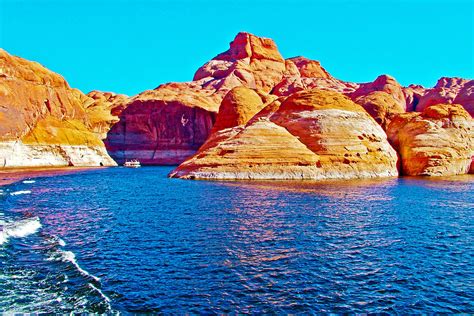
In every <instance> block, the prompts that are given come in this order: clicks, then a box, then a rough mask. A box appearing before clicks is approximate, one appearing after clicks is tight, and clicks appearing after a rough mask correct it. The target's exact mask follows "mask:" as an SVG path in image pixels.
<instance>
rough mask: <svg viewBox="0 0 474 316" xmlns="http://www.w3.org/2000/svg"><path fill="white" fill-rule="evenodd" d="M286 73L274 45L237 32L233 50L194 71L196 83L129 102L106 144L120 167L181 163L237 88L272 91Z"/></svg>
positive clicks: (152, 92)
mask: <svg viewBox="0 0 474 316" xmlns="http://www.w3.org/2000/svg"><path fill="white" fill-rule="evenodd" d="M284 71H285V60H284V59H283V57H281V55H280V53H279V52H278V49H277V48H276V45H275V43H274V42H273V41H272V40H270V39H266V38H260V37H256V36H254V35H251V34H248V33H239V34H237V36H236V37H235V39H234V40H233V41H232V42H231V44H230V48H229V50H227V51H226V52H224V53H222V54H219V55H217V56H216V57H214V58H213V59H212V60H211V61H209V62H208V63H206V64H205V65H203V66H202V67H201V68H199V69H198V70H197V71H196V74H195V75H194V80H193V81H190V82H184V83H169V84H164V85H161V86H159V87H157V88H156V89H155V90H148V91H145V92H143V93H140V94H139V95H137V96H135V97H132V98H130V100H129V102H128V104H127V105H126V109H125V110H124V111H123V112H122V113H121V114H120V115H119V119H120V121H119V122H118V123H117V124H115V125H114V126H113V128H112V129H111V131H110V132H109V133H108V136H107V139H106V140H105V144H106V146H107V150H108V151H109V153H110V155H111V156H112V157H113V158H114V159H115V160H116V161H117V162H119V163H122V162H123V161H124V160H125V159H131V158H136V159H139V160H140V161H141V162H142V163H143V164H171V165H174V164H179V163H181V162H182V161H184V160H185V159H186V158H188V157H189V156H191V155H193V154H194V153H195V152H196V151H197V149H198V148H199V147H200V146H201V145H202V144H203V143H204V141H205V140H206V139H207V137H208V136H209V134H210V131H211V128H212V126H213V124H214V121H215V116H216V113H217V112H218V110H219V105H220V103H221V101H222V99H223V97H224V96H225V94H226V93H227V92H229V91H230V90H231V89H232V88H234V87H239V86H245V87H251V88H258V89H260V90H261V92H262V93H264V92H269V91H270V90H271V89H272V88H273V86H274V85H275V84H276V83H277V82H279V81H280V80H281V78H282V76H283V73H284Z"/></svg>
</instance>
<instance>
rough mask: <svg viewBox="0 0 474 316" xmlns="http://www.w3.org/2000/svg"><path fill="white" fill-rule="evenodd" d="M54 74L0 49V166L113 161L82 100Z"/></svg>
mask: <svg viewBox="0 0 474 316" xmlns="http://www.w3.org/2000/svg"><path fill="white" fill-rule="evenodd" d="M88 102H91V99H90V98H89V97H87V96H86V95H84V94H83V93H82V92H80V91H79V90H77V89H72V88H71V87H69V85H68V84H67V82H66V81H65V80H64V78H63V77H61V76H60V75H58V74H56V73H54V72H52V71H50V70H48V69H46V68H45V67H43V66H41V65H40V64H38V63H36V62H31V61H28V60H25V59H22V58H19V57H15V56H11V55H9V54H8V53H7V52H6V51H4V50H1V49H0V168H2V167H37V166H68V165H73V166H100V165H104V166H106V165H115V162H114V161H113V160H112V159H111V158H110V157H109V155H108V154H107V152H106V151H105V147H104V144H103V142H102V140H101V137H100V136H105V130H104V129H105V126H103V127H102V132H99V131H98V130H97V129H96V128H95V126H98V125H101V124H102V123H101V122H102V121H104V122H110V118H109V117H108V115H105V116H101V115H99V114H97V115H95V116H94V119H93V120H91V118H90V117H89V112H88V109H87V108H86V107H84V104H86V103H88Z"/></svg>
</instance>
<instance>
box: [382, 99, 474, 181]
mask: <svg viewBox="0 0 474 316" xmlns="http://www.w3.org/2000/svg"><path fill="white" fill-rule="evenodd" d="M387 135H388V138H389V140H390V142H391V143H392V144H393V146H394V147H395V149H397V151H398V152H399V153H400V156H401V159H402V173H403V174H405V175H412V176H420V175H426V176H448V175H457V174H466V173H469V170H470V169H471V173H472V172H473V171H474V170H472V168H471V163H472V158H473V156H474V120H473V119H472V117H471V116H470V115H469V113H467V111H466V110H465V109H464V108H463V107H462V106H461V105H459V104H437V105H430V106H428V107H426V108H425V109H424V110H423V112H422V113H419V112H411V113H405V114H401V115H399V116H397V117H396V118H394V119H393V120H392V122H391V123H390V125H389V126H388V129H387Z"/></svg>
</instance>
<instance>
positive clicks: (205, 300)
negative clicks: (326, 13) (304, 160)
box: [0, 167, 474, 314]
mask: <svg viewBox="0 0 474 316" xmlns="http://www.w3.org/2000/svg"><path fill="white" fill-rule="evenodd" d="M168 172H169V168H158V167H157V168H141V169H135V170H131V169H127V168H112V169H103V170H96V171H91V172H83V173H78V174H72V175H67V176H63V177H54V178H38V179H36V182H34V183H17V184H14V185H12V186H10V187H4V188H3V190H4V191H5V190H6V192H15V191H21V190H30V191H31V193H30V194H27V195H17V196H12V195H9V194H3V195H2V196H1V197H0V198H1V199H2V200H0V213H4V215H2V216H3V218H0V220H6V221H8V222H11V221H19V220H22V219H24V218H29V217H34V216H37V217H38V218H39V220H40V221H41V224H42V227H41V228H40V229H39V231H38V232H36V233H33V234H31V235H28V236H26V237H23V238H12V239H10V240H9V241H8V243H6V244H4V245H3V246H2V252H1V255H0V256H1V258H0V259H1V262H2V264H3V265H2V266H0V278H1V279H2V280H5V283H1V284H0V294H1V295H0V310H14V311H23V312H33V311H44V312H52V311H58V310H60V311H63V312H68V311H71V310H75V311H79V312H80V311H93V312H107V311H108V310H110V309H112V310H116V311H122V312H126V311H128V312H164V313H178V314H179V313H183V312H191V313H228V312H233V311H237V312H242V313H295V312H337V313H342V312H389V313H395V312H396V313H419V312H446V313H453V312H470V311H472V310H473V309H474V305H473V301H474V297H473V296H474V295H473V292H472V285H473V282H474V281H473V280H474V272H473V269H472V262H473V259H474V252H473V249H472V245H473V236H474V234H473V233H474V231H473V230H474V228H473V227H474V226H473V224H474V221H473V218H474V216H473V210H474V199H473V194H472V192H473V188H474V179H473V177H472V176H471V177H463V178H462V180H461V181H457V178H456V179H443V180H440V179H435V180H433V179H419V178H402V179H381V180H358V181H324V182H310V181H302V182H285V181H275V182H231V181H229V182H206V181H184V180H179V179H167V178H166V174H167V173H168ZM18 280H21V282H19V281H18ZM25 298H27V299H25Z"/></svg>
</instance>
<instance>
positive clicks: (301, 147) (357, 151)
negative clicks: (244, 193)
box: [170, 89, 398, 179]
mask: <svg viewBox="0 0 474 316" xmlns="http://www.w3.org/2000/svg"><path fill="white" fill-rule="evenodd" d="M251 103H252V102H251V101H249V102H248V103H246V102H242V101H241V102H239V105H240V106H241V107H248V106H250V104H251ZM221 106H222V107H224V106H226V104H225V103H223V104H222V105H221ZM225 111H226V110H224V108H221V111H220V112H219V115H220V113H221V112H225ZM217 119H218V120H219V117H218V118H217ZM396 164H397V154H396V152H395V151H394V150H393V148H392V147H391V146H390V145H389V143H388V141H387V139H386V135H385V133H384V131H383V130H382V128H381V127H380V126H379V125H378V124H377V123H376V122H375V121H374V120H373V119H372V118H371V117H370V116H369V115H368V114H367V113H366V112H365V110H364V109H363V108H362V107H361V106H359V105H357V104H355V103H354V102H352V101H351V100H350V99H348V98H346V97H345V96H343V95H342V94H339V93H337V92H332V91H323V90H317V89H314V90H309V91H302V92H298V93H295V94H292V95H291V96H289V97H287V98H285V97H282V98H279V99H277V100H274V101H273V102H270V103H269V104H268V105H266V106H265V107H264V108H263V109H262V110H261V111H260V112H259V113H257V114H256V115H255V116H254V117H253V118H252V119H250V121H248V122H247V123H246V124H242V125H236V126H233V127H230V126H229V127H228V128H226V129H222V130H218V131H216V132H215V133H213V134H212V135H211V136H210V138H209V139H208V140H207V142H206V143H205V144H204V145H203V146H202V147H201V149H200V150H199V152H198V153H197V154H196V155H195V156H193V157H192V158H190V159H188V160H187V161H185V162H184V163H183V164H181V165H180V166H179V167H178V168H176V169H175V170H174V171H173V172H172V173H171V174H170V176H172V177H179V178H187V179H190V178H191V179H350V178H372V177H384V176H396V175H398V172H397V167H396Z"/></svg>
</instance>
